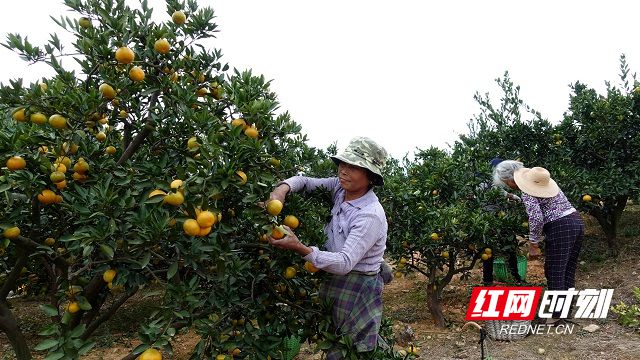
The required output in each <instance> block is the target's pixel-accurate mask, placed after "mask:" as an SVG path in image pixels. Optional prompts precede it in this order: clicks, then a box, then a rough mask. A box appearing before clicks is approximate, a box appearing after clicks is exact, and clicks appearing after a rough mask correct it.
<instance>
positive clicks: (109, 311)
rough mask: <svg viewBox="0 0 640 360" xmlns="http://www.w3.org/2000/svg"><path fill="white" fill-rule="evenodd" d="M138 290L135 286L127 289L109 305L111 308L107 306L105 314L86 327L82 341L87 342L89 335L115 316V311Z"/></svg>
mask: <svg viewBox="0 0 640 360" xmlns="http://www.w3.org/2000/svg"><path fill="white" fill-rule="evenodd" d="M139 289H140V287H138V286H136V287H134V288H131V289H129V291H127V292H125V293H124V294H122V295H120V297H118V298H117V299H116V300H115V301H114V302H113V303H112V304H111V306H109V308H108V309H107V310H105V312H103V313H102V315H100V316H99V317H98V318H96V319H95V320H93V321H91V323H90V324H89V326H87V329H86V330H85V331H84V333H83V334H82V339H83V340H87V339H88V338H89V337H90V336H91V334H93V332H94V331H96V330H97V329H98V327H100V325H102V323H104V322H105V321H107V320H109V319H110V318H111V317H112V316H113V314H115V313H116V311H117V310H118V309H119V308H120V307H121V306H122V305H123V304H124V303H125V302H127V300H129V298H131V297H132V296H133V295H135V293H137V292H138V290H139Z"/></svg>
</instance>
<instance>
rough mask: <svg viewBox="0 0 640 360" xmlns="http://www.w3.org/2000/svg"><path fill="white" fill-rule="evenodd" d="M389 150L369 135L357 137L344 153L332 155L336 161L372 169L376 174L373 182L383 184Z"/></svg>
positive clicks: (332, 158)
mask: <svg viewBox="0 0 640 360" xmlns="http://www.w3.org/2000/svg"><path fill="white" fill-rule="evenodd" d="M387 156H388V154H387V151H386V150H385V149H384V148H383V147H382V146H380V145H378V144H377V143H376V142H375V141H373V140H371V139H369V138H367V137H362V136H361V137H355V138H353V139H351V141H350V142H349V145H347V147H346V148H345V149H344V151H342V153H340V154H338V155H335V156H331V160H333V162H334V163H336V164H339V163H340V162H345V163H347V164H351V165H355V166H359V167H361V168H365V169H367V170H369V171H371V172H372V173H373V174H374V175H376V176H374V179H373V184H374V185H379V186H381V185H383V184H384V180H383V179H382V169H383V168H384V165H385V164H386V161H387Z"/></svg>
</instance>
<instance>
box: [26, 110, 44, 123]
mask: <svg viewBox="0 0 640 360" xmlns="http://www.w3.org/2000/svg"><path fill="white" fill-rule="evenodd" d="M29 120H31V122H32V123H34V124H38V125H42V124H44V123H46V122H47V116H46V115H45V114H43V113H41V112H37V113H35V114H31V115H30V116H29Z"/></svg>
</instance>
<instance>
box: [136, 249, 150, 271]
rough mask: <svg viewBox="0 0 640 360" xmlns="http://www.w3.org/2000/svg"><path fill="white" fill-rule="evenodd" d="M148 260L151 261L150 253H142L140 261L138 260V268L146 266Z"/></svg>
mask: <svg viewBox="0 0 640 360" xmlns="http://www.w3.org/2000/svg"><path fill="white" fill-rule="evenodd" d="M149 261H151V253H150V252H148V253H146V254H144V257H143V258H142V260H140V262H139V264H140V268H141V269H144V268H145V267H147V265H149Z"/></svg>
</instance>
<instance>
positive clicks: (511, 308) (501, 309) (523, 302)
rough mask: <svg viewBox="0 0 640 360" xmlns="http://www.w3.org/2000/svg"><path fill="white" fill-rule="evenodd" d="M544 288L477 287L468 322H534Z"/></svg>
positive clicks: (470, 303)
mask: <svg viewBox="0 0 640 360" xmlns="http://www.w3.org/2000/svg"><path fill="white" fill-rule="evenodd" d="M541 294H542V287H539V286H532V287H476V288H474V289H473V292H472V293H471V300H470V301H469V307H468V309H467V316H466V318H465V319H466V320H533V318H534V317H535V314H536V309H537V308H538V300H540V295H541Z"/></svg>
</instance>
